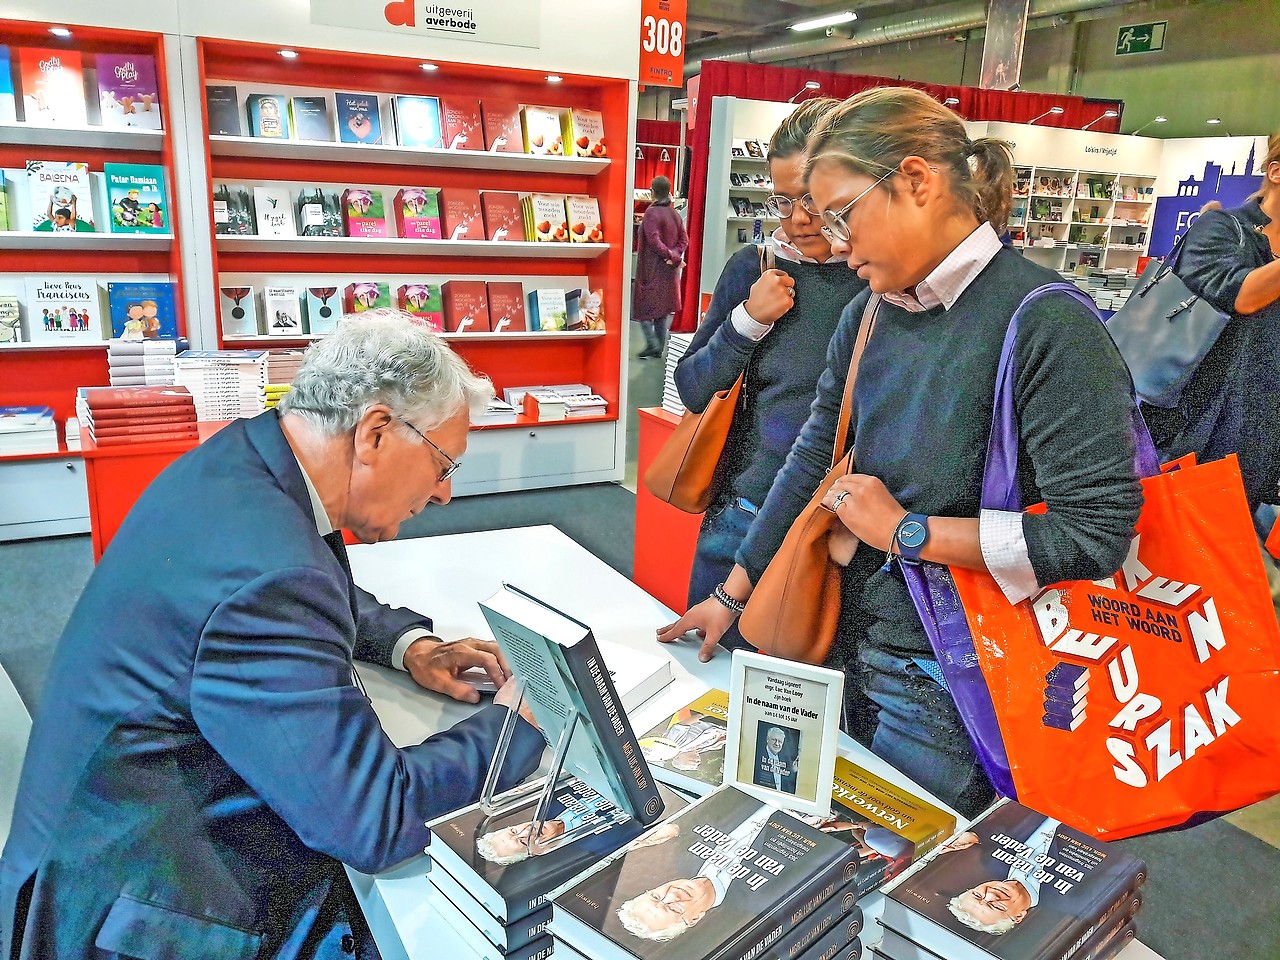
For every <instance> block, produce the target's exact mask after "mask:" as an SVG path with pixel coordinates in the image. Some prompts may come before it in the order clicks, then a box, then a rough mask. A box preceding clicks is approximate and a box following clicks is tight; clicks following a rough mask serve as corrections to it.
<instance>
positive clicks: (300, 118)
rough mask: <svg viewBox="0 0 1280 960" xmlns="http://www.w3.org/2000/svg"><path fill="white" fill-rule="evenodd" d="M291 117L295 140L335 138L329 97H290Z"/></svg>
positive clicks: (325, 140) (329, 140)
mask: <svg viewBox="0 0 1280 960" xmlns="http://www.w3.org/2000/svg"><path fill="white" fill-rule="evenodd" d="M289 119H290V121H291V122H292V125H293V138H294V139H295V140H316V141H323V142H331V141H332V140H333V119H332V118H331V117H330V116H329V98H328V97H290V98H289Z"/></svg>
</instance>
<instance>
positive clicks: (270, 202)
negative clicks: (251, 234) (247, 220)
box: [253, 184, 298, 237]
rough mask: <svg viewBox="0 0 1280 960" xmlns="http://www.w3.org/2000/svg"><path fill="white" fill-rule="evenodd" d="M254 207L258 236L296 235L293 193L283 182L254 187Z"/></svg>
mask: <svg viewBox="0 0 1280 960" xmlns="http://www.w3.org/2000/svg"><path fill="white" fill-rule="evenodd" d="M253 209H254V210H255V211H256V212H257V215H258V217H257V220H258V236H260V237H296V236H297V235H298V227H297V225H296V224H295V223H294V220H293V195H292V194H291V193H290V192H289V188H288V187H287V186H284V185H283V184H276V185H274V186H269V187H254V188H253Z"/></svg>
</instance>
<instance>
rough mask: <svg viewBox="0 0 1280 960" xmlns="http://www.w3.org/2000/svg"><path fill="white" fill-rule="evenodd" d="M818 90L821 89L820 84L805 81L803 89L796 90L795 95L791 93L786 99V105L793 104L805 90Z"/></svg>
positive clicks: (813, 81)
mask: <svg viewBox="0 0 1280 960" xmlns="http://www.w3.org/2000/svg"><path fill="white" fill-rule="evenodd" d="M820 89H822V84H820V83H819V82H818V81H817V80H806V81H805V82H804V86H803V87H801V88H800V89H799V90H797V91H796V92H795V93H793V94H792V95H791V96H790V97H788V98H787V103H795V102H796V97H798V96H800V94H802V93H804V92H805V91H806V90H820Z"/></svg>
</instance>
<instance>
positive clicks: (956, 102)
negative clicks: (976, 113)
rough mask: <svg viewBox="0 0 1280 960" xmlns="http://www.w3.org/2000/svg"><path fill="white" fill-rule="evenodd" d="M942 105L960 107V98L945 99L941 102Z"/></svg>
mask: <svg viewBox="0 0 1280 960" xmlns="http://www.w3.org/2000/svg"><path fill="white" fill-rule="evenodd" d="M942 105H943V106H944V107H958V106H960V98H959V97H947V99H945V100H943V101H942Z"/></svg>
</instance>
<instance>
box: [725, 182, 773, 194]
mask: <svg viewBox="0 0 1280 960" xmlns="http://www.w3.org/2000/svg"><path fill="white" fill-rule="evenodd" d="M729 192H730V193H758V194H761V195H762V196H766V197H769V196H772V195H773V188H772V187H735V186H734V185H733V184H730V185H729Z"/></svg>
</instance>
